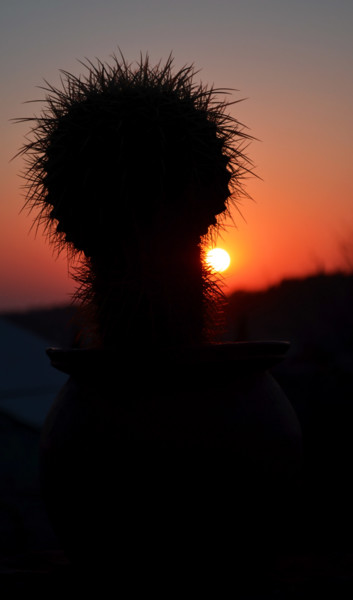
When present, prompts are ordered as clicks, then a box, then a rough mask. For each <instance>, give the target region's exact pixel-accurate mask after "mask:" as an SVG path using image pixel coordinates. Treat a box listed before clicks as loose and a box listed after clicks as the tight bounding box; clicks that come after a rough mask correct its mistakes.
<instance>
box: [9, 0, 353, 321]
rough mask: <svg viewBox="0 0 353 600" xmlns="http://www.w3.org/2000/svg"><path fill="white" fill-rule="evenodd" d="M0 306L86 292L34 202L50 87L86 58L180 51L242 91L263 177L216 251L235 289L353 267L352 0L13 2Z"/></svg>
mask: <svg viewBox="0 0 353 600" xmlns="http://www.w3.org/2000/svg"><path fill="white" fill-rule="evenodd" d="M0 10H1V19H0V27H1V32H0V33H1V38H0V39H1V42H0V43H1V76H2V82H3V86H2V109H1V142H2V143H1V150H0V152H1V153H0V169H1V177H0V186H1V192H0V228H1V232H0V310H11V309H20V308H27V307H34V306H45V305H51V304H60V303H65V302H67V301H68V300H69V294H70V291H72V289H73V284H72V282H71V280H70V278H69V276H68V269H67V263H66V259H65V256H61V257H60V258H59V259H57V260H56V259H55V257H53V252H52V249H51V248H50V246H49V245H48V243H47V242H46V241H45V238H44V236H43V235H42V232H41V231H39V232H38V234H37V236H35V231H33V230H32V231H30V226H31V223H32V220H31V217H28V215H27V213H26V211H23V212H22V213H21V214H19V212H20V209H21V207H22V205H23V190H22V189H21V186H22V185H23V180H21V178H20V176H19V175H20V172H21V170H22V169H23V161H22V159H16V160H14V161H12V162H11V158H12V157H13V156H14V155H15V154H16V152H18V150H19V149H20V147H21V145H22V144H23V143H24V138H25V135H26V133H27V132H28V124H24V125H18V124H14V123H13V122H11V119H14V118H17V117H22V116H27V117H29V116H32V115H33V114H39V112H40V105H39V104H24V102H25V101H26V100H33V99H41V98H43V97H44V96H45V92H44V91H43V90H41V89H38V86H41V85H45V84H44V82H43V80H44V79H46V80H47V81H49V82H50V83H52V84H54V85H58V84H59V69H63V70H67V71H70V72H72V73H75V74H77V75H78V74H79V73H80V72H83V71H84V68H83V66H82V65H81V64H80V63H79V62H78V61H79V60H84V59H85V57H87V58H89V59H92V60H94V59H95V57H98V58H99V59H101V60H102V61H109V57H110V55H111V54H112V53H113V52H118V48H120V49H121V51H122V52H123V54H124V55H125V57H126V59H127V60H128V61H134V60H136V59H138V58H139V55H140V51H141V52H142V53H145V52H148V53H149V55H150V57H151V61H152V62H158V61H159V60H160V59H162V61H163V60H166V59H167V57H168V55H169V54H170V52H172V53H173V55H174V57H175V65H176V67H177V68H178V67H181V66H183V65H184V64H190V63H194V64H195V68H196V69H200V72H199V74H198V75H197V77H198V78H199V79H201V80H202V81H203V82H205V83H208V84H210V85H211V84H214V86H215V87H217V88H233V89H234V90H237V91H234V92H232V98H231V99H233V100H240V99H243V98H244V101H243V102H241V103H239V104H235V105H234V106H233V107H232V108H231V110H232V112H233V114H234V115H235V116H236V117H237V118H238V119H239V120H240V121H241V122H243V123H244V124H245V125H246V126H247V127H248V128H249V133H250V134H251V135H253V136H254V137H255V138H257V141H253V142H252V143H251V144H250V146H249V148H248V150H247V153H248V155H249V157H250V158H251V159H252V161H253V163H254V165H255V172H256V174H257V175H258V178H257V179H256V178H251V179H249V181H248V182H247V191H248V192H249V194H250V195H251V196H252V198H253V201H250V200H246V199H244V202H243V203H242V205H241V206H240V209H241V212H242V214H243V217H242V216H240V215H239V213H238V212H237V211H236V210H235V211H234V213H233V217H234V220H235V223H236V227H234V225H231V222H230V223H229V225H230V226H229V228H228V229H227V231H226V232H225V233H224V234H223V239H219V240H218V241H217V244H218V245H219V246H221V247H223V248H224V249H226V250H227V251H228V252H229V254H230V256H231V261H232V262H231V266H230V267H229V269H228V270H227V271H226V272H225V276H224V285H225V289H226V291H227V292H231V291H233V290H236V289H243V288H246V289H258V288H264V287H266V286H268V285H269V284H272V283H275V282H277V281H279V280H281V279H282V278H284V277H291V276H301V275H306V274H308V273H312V272H315V271H318V270H324V271H332V270H335V269H337V268H342V267H343V268H345V267H347V266H352V261H353V259H352V256H353V250H352V245H353V242H352V240H353V218H352V201H353V193H352V192H353V183H352V175H351V158H352V151H351V140H352V135H353V119H352V106H351V99H352V92H353V80H352V67H353V64H352V63H353V38H352V22H353V4H352V2H350V1H348V0H338V1H336V2H333V1H322V0H321V1H319V0H305V2H304V1H302V0H298V1H297V2H295V3H294V2H290V1H289V0H264V1H260V0H256V1H255V0H246V1H245V0H244V1H232V2H230V1H229V0H219V1H218V2H215V1H208V0H205V1H201V0H198V1H193V0H188V2H186V1H184V0H181V1H180V2H178V3H173V2H170V1H163V2H162V1H160V0H155V1H151V0H144V1H142V0H129V1H125V0H120V1H119V0H118V1H109V0H102V1H101V2H100V3H99V4H97V3H96V2H93V1H91V0H88V1H85V2H82V0H81V1H77V0H76V1H75V0H70V2H68V1H66V0H63V1H62V2H56V1H54V0H46V1H45V2H44V1H41V0H29V1H25V0H22V1H21V0H14V1H13V2H11V3H10V2H5V3H3V4H2V7H1V9H0Z"/></svg>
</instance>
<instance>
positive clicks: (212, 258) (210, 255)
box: [206, 248, 230, 273]
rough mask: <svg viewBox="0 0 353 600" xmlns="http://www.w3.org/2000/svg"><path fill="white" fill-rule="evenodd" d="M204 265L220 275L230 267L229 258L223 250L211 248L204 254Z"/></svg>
mask: <svg viewBox="0 0 353 600" xmlns="http://www.w3.org/2000/svg"><path fill="white" fill-rule="evenodd" d="M206 263H207V264H208V266H210V267H211V268H212V269H213V270H214V271H218V272H219V273H222V272H223V271H225V270H226V269H228V267H229V265H230V256H229V254H228V252H226V251H225V250H223V248H212V250H209V251H208V252H207V254H206Z"/></svg>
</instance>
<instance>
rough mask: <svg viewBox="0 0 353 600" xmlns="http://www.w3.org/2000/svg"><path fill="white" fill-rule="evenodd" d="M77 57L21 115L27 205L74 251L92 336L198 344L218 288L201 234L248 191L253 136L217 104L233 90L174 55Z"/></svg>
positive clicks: (59, 243)
mask: <svg viewBox="0 0 353 600" xmlns="http://www.w3.org/2000/svg"><path fill="white" fill-rule="evenodd" d="M83 65H84V67H85V69H86V75H84V76H80V77H76V76H74V75H72V74H70V73H67V72H62V87H61V88H60V89H57V88H55V87H53V86H51V85H50V84H48V83H47V82H46V84H45V87H44V88H43V89H44V90H45V91H46V98H45V107H44V108H43V110H42V112H41V114H40V116H39V117H33V118H32V119H19V120H20V121H23V120H29V121H30V122H31V124H32V128H31V131H30V133H29V136H28V138H27V140H26V143H25V145H24V146H23V148H22V149H21V151H20V154H24V155H25V157H26V160H27V169H26V172H25V178H26V181H27V197H26V206H27V207H29V208H30V209H34V211H35V212H36V217H35V222H36V223H37V224H39V225H41V224H43V225H44V228H45V231H46V232H47V234H48V236H49V239H50V241H51V242H52V243H53V244H54V245H55V246H56V247H57V249H58V250H59V251H61V250H62V249H63V248H66V249H67V250H68V252H69V254H70V255H73V256H75V257H76V258H77V260H78V264H79V268H78V269H77V272H76V275H75V277H76V279H77V281H78V284H79V286H78V291H77V294H76V296H77V298H79V299H80V300H81V301H82V304H83V305H86V306H88V307H90V310H91V313H92V315H93V321H94V322H95V323H96V329H97V339H96V342H95V343H97V344H100V345H103V346H105V347H112V346H116V345H117V344H119V345H120V344H125V345H126V344H127V345H129V344H131V343H135V342H136V338H137V337H138V339H139V340H143V341H144V342H145V343H146V344H148V345H151V344H152V345H161V344H162V345H164V346H165V345H167V346H173V345H185V344H187V345H190V344H192V345H193V344H199V343H202V342H203V341H205V340H207V339H208V331H209V329H210V326H209V321H208V316H207V315H209V314H210V312H212V310H211V311H210V310H209V309H210V308H211V309H212V307H214V306H217V304H218V302H219V300H220V299H221V292H220V289H219V286H218V284H217V281H215V280H214V278H212V277H211V276H210V272H209V269H208V268H207V266H206V265H205V263H204V262H203V260H202V244H201V240H202V238H203V236H205V235H207V233H208V234H209V235H210V229H209V227H211V226H214V227H215V226H217V215H221V214H223V215H224V214H226V213H227V211H228V210H229V207H230V206H231V205H232V204H234V203H236V202H237V200H238V198H239V197H240V196H241V195H244V193H245V192H244V190H243V179H244V176H246V175H247V174H248V173H249V172H251V169H250V167H251V163H250V161H249V160H248V158H247V157H246V156H245V154H244V151H245V144H246V143H247V140H249V139H250V136H249V135H248V134H247V133H246V132H245V131H244V127H243V126H242V125H241V124H240V123H239V122H238V121H237V120H236V119H235V118H233V117H232V116H231V115H230V114H229V113H228V112H227V109H228V107H229V105H230V104H231V103H228V102H226V101H224V100H219V99H218V98H219V94H221V93H222V94H224V93H227V90H215V89H213V88H212V87H211V88H208V87H207V86H205V85H203V84H202V83H201V84H197V83H195V81H194V80H195V75H196V72H195V70H194V68H193V66H184V67H183V68H181V69H180V70H174V64H173V58H172V56H170V57H169V58H168V59H167V61H166V62H165V63H164V64H162V63H158V64H157V65H155V66H151V64H150V61H149V57H148V55H146V56H144V57H143V56H142V55H141V57H140V60H139V61H138V62H137V63H127V62H126V60H125V59H124V57H123V56H122V55H120V56H119V57H118V56H115V55H114V56H113V57H112V63H111V64H110V65H109V64H106V63H102V62H100V61H97V62H96V64H93V63H92V62H90V61H86V62H85V63H83ZM211 229H212V227H211Z"/></svg>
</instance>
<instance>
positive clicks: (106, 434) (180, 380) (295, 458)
mask: <svg viewBox="0 0 353 600" xmlns="http://www.w3.org/2000/svg"><path fill="white" fill-rule="evenodd" d="M287 348H288V344H287V343H284V342H266V343H264V342H259V343H234V344H215V345H210V346H204V347H202V348H194V349H186V350H183V351H181V350H180V351H174V352H171V351H167V350H165V351H164V352H160V353H157V352H151V351H149V350H148V348H145V349H143V348H142V349H141V348H140V349H137V350H136V352H134V353H133V354H130V355H129V354H125V355H124V354H121V353H117V354H114V353H112V352H110V353H108V352H104V351H96V350H70V351H65V350H56V349H50V350H48V354H49V356H50V358H51V361H52V364H53V366H54V367H56V368H58V369H60V370H62V371H65V372H67V373H68V374H70V378H69V380H68V382H67V384H66V385H65V386H64V388H63V389H62V390H61V392H60V394H59V396H58V397H57V398H56V400H55V402H54V404H53V406H52V409H51V411H50V413H49V415H48V417H47V420H46V423H45V426H44V429H43V432H42V438H41V482H42V490H43V496H44V499H45V503H46V506H47V509H48V513H49V516H50V518H51V521H52V523H53V527H54V529H55V531H56V532H57V534H58V536H59V538H60V540H61V542H62V544H63V547H64V549H65V551H66V552H67V554H68V556H69V557H70V558H71V559H72V560H73V561H75V562H76V563H77V564H85V565H87V564H92V565H94V566H95V568H97V565H101V566H103V565H105V566H106V565H107V563H110V564H114V565H115V568H117V569H118V571H119V573H120V574H125V575H126V573H129V572H131V570H132V569H133V570H134V571H135V570H136V569H137V570H138V572H139V573H141V572H144V573H145V575H146V574H148V577H150V578H151V577H152V578H153V577H154V574H155V573H156V572H157V571H158V573H159V574H160V573H161V572H164V573H167V572H168V573H169V576H171V573H172V574H173V576H174V577H175V573H179V575H180V573H186V572H189V573H190V571H192V572H193V573H194V574H195V573H196V572H198V570H199V569H200V573H201V572H202V573H203V577H205V575H206V574H207V573H210V572H211V571H212V572H213V573H215V572H218V573H219V571H220V570H221V571H222V572H224V573H225V572H227V573H229V569H231V570H232V569H233V570H232V572H233V571H234V565H235V564H237V565H238V566H239V565H243V564H244V563H245V560H246V559H245V558H244V557H247V556H250V555H253V554H254V552H255V554H256V552H257V550H256V549H258V552H259V553H263V552H266V546H268V543H269V536H271V537H272V539H273V536H274V535H275V532H276V531H280V530H283V529H284V530H285V529H286V521H285V519H283V515H285V513H286V511H288V510H289V508H288V507H289V502H290V500H291V498H292V495H293V493H295V490H296V489H297V488H298V485H299V481H300V468H301V452H302V450H301V430H300V426H299V423H298V420H297V417H296V415H295V412H294V410H293V408H292V406H291V404H290V402H289V401H288V399H287V398H286V396H285V394H284V393H283V391H282V390H281V389H280V387H279V386H278V384H277V383H276V382H275V380H274V379H273V377H272V376H271V375H270V373H269V371H268V369H269V368H270V367H271V366H273V365H274V364H275V363H276V362H278V361H279V360H281V359H282V358H283V356H284V353H285V352H286V351H287ZM239 561H240V562H239ZM241 569H242V568H240V570H241Z"/></svg>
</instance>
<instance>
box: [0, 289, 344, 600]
mask: <svg viewBox="0 0 353 600" xmlns="http://www.w3.org/2000/svg"><path fill="white" fill-rule="evenodd" d="M293 285H294V284H293ZM293 285H292V284H290V285H289V284H288V285H287V287H286V286H284V287H282V288H281V289H280V288H279V289H277V291H276V290H272V291H271V293H270V294H267V296H261V295H259V296H258V297H256V296H255V295H253V296H252V297H248V298H245V297H244V296H241V295H240V296H239V295H238V296H237V297H234V299H233V301H234V302H235V305H234V314H237V315H238V316H237V319H233V320H231V324H230V331H231V333H232V332H233V334H234V338H233V339H239V338H242V339H250V340H251V339H261V338H262V339H268V338H269V337H272V339H273V338H276V339H290V340H291V341H292V351H291V352H290V353H289V356H288V359H286V360H285V361H284V362H283V364H282V365H279V366H278V367H276V369H275V371H274V375H275V377H276V378H277V380H278V381H279V383H280V384H281V386H282V388H283V389H284V391H285V392H286V394H287V396H288V397H289V399H290V400H291V402H292V404H293V406H294V408H295V409H296V412H297V415H298V417H299V420H300V422H301V425H302V429H303V436H304V451H305V468H304V477H303V487H302V490H301V493H300V497H299V498H298V499H297V500H296V503H295V505H294V507H293V508H292V509H291V511H289V512H288V515H287V517H286V518H287V519H288V521H289V522H292V523H294V526H293V528H292V532H293V533H292V537H291V539H288V540H287V541H286V544H284V545H283V546H281V547H279V548H276V552H275V555H274V559H273V560H270V561H269V560H268V556H265V555H264V557H263V558H264V560H263V564H264V565H265V568H264V570H263V572H262V573H261V574H259V573H258V571H257V570H255V569H254V571H253V572H252V570H251V568H250V569H249V573H248V574H247V577H246V578H245V580H244V581H243V582H242V585H241V586H239V585H238V581H237V578H236V577H235V578H234V589H233V590H230V593H229V594H227V597H234V598H242V597H244V598H254V599H257V598H258V599H259V600H260V599H265V598H266V599H274V600H277V599H282V598H289V599H299V598H300V599H302V598H320V597H321V596H322V597H323V596H324V595H325V596H328V597H331V598H335V600H336V599H340V598H352V597H353V519H352V506H353V493H352V490H351V487H352V486H351V472H352V466H351V465H352V461H353V435H352V429H353V322H352V314H351V306H352V302H351V301H352V298H353V293H352V289H353V288H352V279H351V278H338V279H336V280H333V279H332V280H330V282H328V280H322V278H321V279H320V278H317V279H315V280H313V279H312V280H310V281H308V282H306V284H305V285H302V286H299V287H297V288H296V289H294V288H293ZM327 285H328V287H327ZM304 287H305V290H304ZM288 294H289V296H288ZM286 295H287V297H286ZM325 297H326V298H327V297H328V301H327V302H325ZM284 306H286V307H287V312H288V314H287V315H286V310H284V309H283V307H284ZM296 307H297V312H296ZM317 307H319V308H317ZM279 317H280V318H279ZM44 320H45V319H44ZM281 321H282V322H281ZM31 326H32V328H33V327H34V328H35V327H36V325H35V324H34V325H33V323H32V325H31ZM270 332H273V335H271V333H270ZM230 338H231V339H232V337H231V336H230ZM228 339H229V338H228ZM38 443H39V432H38V431H37V430H35V429H31V428H30V427H28V426H25V425H23V424H21V423H19V422H17V421H16V420H14V419H13V418H11V417H8V416H6V415H4V414H1V413H0V456H1V461H0V575H1V590H2V591H3V590H5V591H7V590H8V591H11V592H12V591H17V590H19V591H23V592H25V593H29V592H31V591H33V593H35V592H36V593H37V592H42V591H43V592H45V593H47V592H48V591H49V590H55V591H56V592H59V593H65V592H67V590H68V589H72V586H74V585H76V586H78V589H82V586H84V584H85V583H86V584H87V585H88V587H89V585H90V580H91V575H92V574H91V573H86V574H82V573H81V574H78V573H75V571H74V569H73V567H72V566H71V565H70V563H69V562H68V561H67V560H66V558H65V556H64V554H63V552H62V551H61V549H60V547H59V544H58V542H57V539H56V538H55V535H54V533H53V532H52V529H51V527H50V524H49V522H48V519H47V517H46V513H45V510H44V507H43V504H42V501H41V497H40V492H39V481H38ZM269 543H271V540H269ZM235 572H236V569H235ZM137 577H138V575H137ZM115 582H116V586H117V588H118V586H119V577H118V574H117V576H116V578H115ZM103 583H104V582H103V581H102V584H103ZM194 595H195V594H194ZM196 595H197V594H196ZM172 596H173V590H172V589H170V590H169V591H168V592H167V593H166V594H165V596H164V597H166V598H168V597H172ZM186 596H187V594H186ZM215 597H216V596H215ZM218 597H221V596H218Z"/></svg>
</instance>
